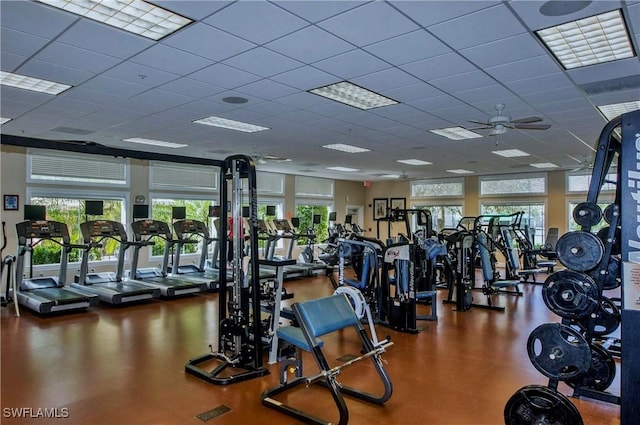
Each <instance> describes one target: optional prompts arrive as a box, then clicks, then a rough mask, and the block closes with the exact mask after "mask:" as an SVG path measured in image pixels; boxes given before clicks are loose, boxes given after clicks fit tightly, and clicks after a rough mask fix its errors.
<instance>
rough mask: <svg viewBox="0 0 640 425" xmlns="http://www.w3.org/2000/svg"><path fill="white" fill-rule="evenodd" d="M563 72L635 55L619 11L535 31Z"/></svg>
mask: <svg viewBox="0 0 640 425" xmlns="http://www.w3.org/2000/svg"><path fill="white" fill-rule="evenodd" d="M536 34H538V36H539V37H540V39H541V40H542V42H543V43H544V44H545V45H546V46H547V48H548V49H549V50H550V51H551V53H553V54H554V55H555V57H556V58H557V59H558V61H560V63H561V64H562V66H564V67H565V69H572V68H578V67H581V66H587V65H593V64H596V63H603V62H610V61H614V60H618V59H624V58H630V57H632V56H635V53H634V51H633V47H632V46H631V42H630V41H629V34H628V33H627V28H626V25H625V23H624V20H623V19H622V14H621V13H620V10H613V11H611V12H607V13H603V14H601V15H596V16H590V17H588V18H584V19H579V20H577V21H573V22H567V23H566V24H562V25H558V26H555V27H551V28H546V29H543V30H539V31H536Z"/></svg>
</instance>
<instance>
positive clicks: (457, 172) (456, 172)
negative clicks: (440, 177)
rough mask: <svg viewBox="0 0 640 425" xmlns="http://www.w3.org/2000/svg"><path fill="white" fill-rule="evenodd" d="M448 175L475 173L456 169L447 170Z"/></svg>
mask: <svg viewBox="0 0 640 425" xmlns="http://www.w3.org/2000/svg"><path fill="white" fill-rule="evenodd" d="M447 173H453V174H473V171H469V170H464V169H461V168H458V169H455V170H447Z"/></svg>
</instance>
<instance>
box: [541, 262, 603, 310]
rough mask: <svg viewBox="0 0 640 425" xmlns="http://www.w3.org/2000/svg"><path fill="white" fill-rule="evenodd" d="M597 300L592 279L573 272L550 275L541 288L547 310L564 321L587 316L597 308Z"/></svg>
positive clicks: (559, 272)
mask: <svg viewBox="0 0 640 425" xmlns="http://www.w3.org/2000/svg"><path fill="white" fill-rule="evenodd" d="M598 298H599V291H598V286H597V285H596V282H595V281H594V280H593V278H592V277H591V276H589V275H586V274H583V273H579V272H575V271H573V270H560V271H557V272H555V273H553V274H551V275H550V276H549V277H548V278H547V279H546V280H545V281H544V285H543V287H542V299H543V300H544V303H545V304H546V305H547V307H548V308H549V310H551V311H552V312H554V313H555V314H557V315H558V316H560V317H562V318H565V319H580V318H582V317H586V316H588V315H589V314H591V312H592V311H593V310H595V309H596V307H597V306H598Z"/></svg>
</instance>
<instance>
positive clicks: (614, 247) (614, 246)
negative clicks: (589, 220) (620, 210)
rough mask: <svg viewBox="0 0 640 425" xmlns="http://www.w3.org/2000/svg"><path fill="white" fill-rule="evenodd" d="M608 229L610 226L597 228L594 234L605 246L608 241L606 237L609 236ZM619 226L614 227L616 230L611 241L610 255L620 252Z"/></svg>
mask: <svg viewBox="0 0 640 425" xmlns="http://www.w3.org/2000/svg"><path fill="white" fill-rule="evenodd" d="M609 229H610V226H605V227H603V228H602V229H600V230H598V233H597V234H596V236H597V237H598V239H600V240H601V241H602V244H603V245H604V246H605V248H606V246H607V243H608V240H607V239H608V238H609ZM620 232H621V231H620V228H616V231H615V232H614V233H613V240H612V241H611V255H619V254H620V249H621V246H620V235H621V233H620Z"/></svg>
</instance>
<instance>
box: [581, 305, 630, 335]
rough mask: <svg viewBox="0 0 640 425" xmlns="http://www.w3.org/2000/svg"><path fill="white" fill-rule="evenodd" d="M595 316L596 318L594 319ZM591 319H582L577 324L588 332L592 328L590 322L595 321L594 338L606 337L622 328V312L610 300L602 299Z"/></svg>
mask: <svg viewBox="0 0 640 425" xmlns="http://www.w3.org/2000/svg"><path fill="white" fill-rule="evenodd" d="M592 315H593V316H595V317H592ZM592 315H590V316H589V317H585V318H583V319H580V320H579V321H578V322H577V324H578V326H579V327H580V329H582V330H583V331H588V330H589V328H590V327H591V325H590V322H591V320H592V319H594V320H595V321H594V325H593V330H592V331H591V332H592V333H593V335H594V336H605V335H609V334H611V333H613V332H614V331H615V330H616V329H618V327H619V326H620V320H621V316H620V310H619V309H618V307H617V306H616V305H615V304H614V303H613V301H611V299H610V298H607V297H604V296H603V297H602V298H601V299H600V303H599V304H598V308H597V309H596V310H595V312H594V313H592Z"/></svg>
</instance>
